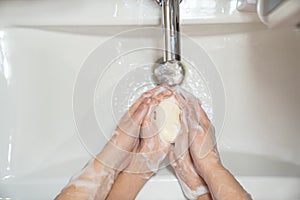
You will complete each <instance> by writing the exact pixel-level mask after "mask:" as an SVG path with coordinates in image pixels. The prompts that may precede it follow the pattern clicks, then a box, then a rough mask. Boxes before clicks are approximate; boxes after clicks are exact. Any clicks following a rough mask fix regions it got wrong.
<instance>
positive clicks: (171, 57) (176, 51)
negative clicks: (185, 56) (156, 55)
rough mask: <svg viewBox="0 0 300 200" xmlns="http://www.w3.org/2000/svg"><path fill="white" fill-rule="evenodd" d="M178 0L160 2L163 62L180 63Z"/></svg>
mask: <svg viewBox="0 0 300 200" xmlns="http://www.w3.org/2000/svg"><path fill="white" fill-rule="evenodd" d="M179 1H180V0H162V24H163V28H164V45H165V46H164V48H165V52H164V61H165V62H167V61H171V62H174V61H180V60H181V58H180V35H179V33H180V26H179V20H180V16H179V4H180V2H179Z"/></svg>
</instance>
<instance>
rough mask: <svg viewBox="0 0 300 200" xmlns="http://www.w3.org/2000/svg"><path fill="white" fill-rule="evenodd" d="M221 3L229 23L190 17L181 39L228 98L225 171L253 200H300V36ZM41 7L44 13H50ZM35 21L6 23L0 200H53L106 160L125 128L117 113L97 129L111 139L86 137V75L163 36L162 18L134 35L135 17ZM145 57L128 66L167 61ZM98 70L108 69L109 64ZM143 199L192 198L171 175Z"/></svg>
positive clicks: (1, 31)
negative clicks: (102, 54)
mask: <svg viewBox="0 0 300 200" xmlns="http://www.w3.org/2000/svg"><path fill="white" fill-rule="evenodd" d="M3 2H5V4H3V5H5V6H3V7H2V8H0V10H1V9H7V10H6V12H8V11H9V9H17V8H19V7H18V6H16V5H17V3H8V2H9V1H3ZM45 2H48V1H45ZM62 2H63V1H62ZM77 2H79V1H77ZM117 2H119V4H120V2H123V1H117ZM190 2H194V1H190ZM220 2H222V3H224V4H222V5H223V6H225V7H224V9H225V11H226V12H225V11H224V13H225V14H224V13H223V14H224V15H225V16H223V15H222V14H220V12H221V11H222V9H221V8H220V9H219V10H217V11H218V12H219V15H214V14H212V13H210V15H209V13H208V15H209V16H210V17H211V18H208V19H205V17H204V16H202V17H201V16H196V17H195V16H194V15H192V14H186V15H185V17H184V18H183V19H184V21H183V22H184V25H183V26H182V32H183V33H184V34H186V35H187V36H189V38H191V40H193V41H194V42H195V43H197V44H199V45H200V46H201V47H202V49H203V51H204V52H205V53H206V54H207V56H208V58H209V60H210V61H211V63H212V64H213V66H214V67H215V69H216V71H217V72H218V74H219V75H220V80H221V81H222V87H224V88H225V91H226V92H225V94H226V99H225V100H226V101H224V102H223V101H222V102H223V103H224V105H225V108H226V115H225V121H224V124H223V123H222V124H221V126H220V129H219V135H218V148H219V151H220V153H221V156H222V161H223V163H224V165H225V166H226V167H227V168H228V169H229V170H230V171H231V172H232V173H233V174H234V175H235V176H236V178H237V179H238V180H239V181H240V183H241V184H242V185H243V186H244V187H245V189H246V190H247V191H248V192H249V193H250V194H251V195H252V197H253V198H254V199H258V200H267V199H273V200H276V199H278V200H279V199H284V200H295V199H300V190H299V188H300V158H299V155H298V154H299V152H300V146H299V145H298V142H299V141H300V134H299V128H300V125H299V119H300V112H299V102H300V91H299V87H300V80H299V77H298V75H299V74H300V68H299V63H300V57H299V55H298V52H300V39H299V38H300V34H299V31H298V32H297V31H290V30H278V31H273V30H268V29H266V28H265V27H264V26H263V25H261V24H259V23H258V22H257V21H256V18H255V17H253V16H252V14H245V16H243V15H242V14H239V13H235V12H234V11H233V10H231V11H230V9H229V8H232V5H234V2H235V1H232V0H231V1H227V2H228V3H226V1H220ZM20 4H24V2H23V1H22V2H20ZM106 4H107V3H106ZM106 4H105V5H106ZM0 5H1V3H0ZM74 5H78V4H74ZM79 5H81V4H79ZM35 6H36V7H35V8H46V7H45V5H44V4H43V3H40V4H38V5H37V4H35ZM185 6H187V4H186V5H185ZM206 6H207V5H206ZM226 6H227V7H226ZM230 6H231V7H230ZM0 7H1V6H0ZM221 7H222V6H221ZM89 9H91V7H87V10H89ZM186 9H187V8H186ZM199 9H200V8H199ZM226 9H227V10H226ZM87 10H85V11H87ZM113 11H115V10H114V9H113ZM121 11H122V9H121ZM123 11H124V10H123ZM125 11H126V9H125ZM125 11H124V12H125ZM24 12H25V11H24ZM0 13H1V12H0ZM2 13H3V12H2ZM57 13H58V15H60V14H59V13H60V11H57ZM104 14H105V13H104ZM106 14H107V13H106ZM121 14H122V12H121ZM0 15H1V14H0ZM10 15H12V14H11V13H10ZM33 15H34V14H32V13H31V14H30V13H27V14H26V16H25V17H24V19H23V20H21V21H20V25H18V24H16V23H17V22H18V20H17V16H9V17H7V19H4V21H5V20H6V21H5V22H7V23H11V22H13V24H14V25H11V26H5V27H0V178H1V179H0V199H5V198H8V199H9V198H11V199H22V200H27V199H30V200H34V199H53V198H54V197H55V196H56V195H57V194H58V193H59V192H60V190H61V189H62V188H63V187H64V186H65V185H66V183H67V182H68V180H69V178H70V177H71V176H72V175H73V174H74V173H75V172H77V171H79V170H80V169H81V168H82V167H83V166H84V165H85V163H86V162H87V161H88V160H89V159H90V157H91V154H93V153H97V152H99V151H100V150H101V148H102V147H103V145H104V144H105V143H106V141H107V139H106V138H107V137H106V136H108V137H109V136H110V134H111V132H112V130H113V129H114V125H115V124H114V123H116V121H117V120H115V121H114V119H113V118H112V116H111V113H110V112H106V113H104V114H103V113H101V114H99V113H97V112H96V115H97V119H98V120H100V121H101V120H104V121H105V122H107V123H105V124H106V126H105V127H103V128H104V131H105V134H104V135H101V136H99V137H98V136H97V137H96V140H94V138H93V137H90V135H89V132H86V133H82V132H81V133H80V134H78V127H77V122H76V117H78V116H76V115H74V107H73V106H74V104H73V103H74V102H73V95H74V87H75V85H76V83H77V81H78V75H79V73H80V70H81V69H82V66H83V65H84V63H86V60H87V58H88V57H89V56H90V55H92V53H93V52H94V51H95V49H97V48H98V47H99V46H100V45H101V44H104V43H105V41H107V40H108V39H110V38H111V37H112V36H113V35H115V34H118V33H119V32H120V31H128V30H132V29H136V28H141V27H145V26H146V25H147V26H152V27H157V22H158V21H157V20H158V16H157V15H156V17H154V18H147V17H148V16H149V13H148V15H145V16H142V17H144V18H145V19H144V20H145V21H143V20H142V21H139V22H140V25H134V24H135V21H131V20H133V19H132V18H130V17H128V18H125V19H124V21H122V19H121V17H120V15H119V18H117V19H116V21H114V20H110V21H106V23H107V24H105V23H102V22H98V21H97V23H96V21H93V22H95V23H93V24H88V21H89V18H88V17H87V18H84V19H83V20H82V21H80V20H79V21H77V22H76V18H74V19H75V20H74V19H72V20H71V17H69V18H68V19H63V20H62V21H63V23H61V24H59V23H58V21H59V20H57V21H55V19H59V17H58V16H56V17H57V18H56V17H54V18H47V17H45V16H42V15H41V16H42V17H41V18H42V19H40V20H39V19H38V18H35V17H34V16H33ZM69 15H71V14H70V13H68V16H69ZM250 15H251V16H250ZM193 16H194V18H193ZM90 17H91V18H92V16H90ZM0 18H1V17H0ZM46 18H47V19H46ZM147 19H148V20H150V21H147ZM250 19H251V20H250ZM2 20H3V18H2ZM207 20H208V21H207ZM125 22H126V23H125ZM129 22H131V23H129ZM120 24H121V25H120ZM148 40H149V41H152V42H153V43H155V42H156V43H157V41H156V39H155V38H154V37H153V36H152V35H151V34H148V35H139V36H138V37H132V38H129V37H123V38H122V37H121V43H120V46H116V48H119V49H122V45H121V44H122V41H123V42H124V41H125V42H126V41H127V42H128V41H129V42H131V43H133V44H134V43H136V42H141V41H148ZM184 45H185V43H184V41H183V46H184ZM195 53H197V52H195ZM146 55H147V57H146V56H144V57H143V55H137V56H136V57H135V58H136V59H135V60H130V59H132V58H130V59H129V61H130V62H131V61H132V62H131V63H133V61H134V62H138V61H141V60H147V61H149V62H150V61H151V60H152V61H153V62H155V61H156V59H158V58H160V55H161V54H160V53H157V52H156V53H155V52H151V51H150V52H148V54H146ZM125 61H126V59H123V61H122V62H123V63H122V62H121V63H118V62H115V63H116V65H119V67H120V71H119V70H117V71H116V73H118V72H119V73H122V70H124V69H125V67H128V66H129V65H125V64H124V62H125ZM127 61H128V60H127ZM129 61H128V62H129ZM127 64H128V63H127ZM129 64H130V63H129ZM122 66H124V68H122ZM99 67H100V68H101V67H103V66H101V61H99ZM119 75H120V76H121V75H122V74H119ZM116 76H117V74H116ZM203 76H204V77H205V75H203ZM105 80H106V82H105V83H106V84H104V85H101V84H100V83H101V82H98V84H100V86H99V87H98V90H96V92H99V93H98V94H99V95H100V96H97V95H96V96H95V99H98V100H99V101H98V103H99V102H100V101H101V99H100V97H101V95H105V94H106V92H110V91H113V87H112V85H111V84H110V83H112V82H113V80H111V82H110V81H109V80H108V79H105ZM212 82H213V81H212ZM101 92H102V93H101ZM139 92H141V91H139ZM203 98H204V100H205V97H203ZM202 100H203V99H202ZM101 102H102V101H101ZM103 102H106V100H105V99H104V100H103ZM106 105H107V104H106V103H105V104H104V107H105V106H106ZM208 105H209V103H208ZM93 106H96V107H97V106H99V108H101V106H103V105H102V104H99V105H98V104H97V103H96V104H95V105H93ZM207 109H209V106H208V107H207ZM81 112H83V113H84V112H85V110H84V108H83V110H81ZM214 112H215V110H213V112H212V114H213V113H214ZM115 114H116V113H115ZM116 116H117V117H120V115H118V114H116ZM211 118H214V115H212V116H211ZM106 120H107V121H106ZM216 123H221V122H219V121H217V122H216ZM83 144H85V145H83ZM86 144H88V145H86ZM137 199H184V196H183V194H182V191H181V189H180V186H179V184H178V182H177V179H176V177H175V176H174V174H173V173H172V170H170V169H169V168H168V167H167V168H165V169H162V170H160V171H159V172H158V174H157V175H155V176H154V177H153V178H152V179H151V180H150V181H149V182H148V183H147V184H146V185H145V187H144V188H143V189H142V191H141V192H140V193H139V195H138V198H137Z"/></svg>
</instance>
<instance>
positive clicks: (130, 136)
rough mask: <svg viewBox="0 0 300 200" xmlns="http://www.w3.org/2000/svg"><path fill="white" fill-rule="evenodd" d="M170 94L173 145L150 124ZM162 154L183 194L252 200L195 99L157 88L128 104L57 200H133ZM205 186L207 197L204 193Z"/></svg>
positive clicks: (209, 197)
mask: <svg viewBox="0 0 300 200" xmlns="http://www.w3.org/2000/svg"><path fill="white" fill-rule="evenodd" d="M171 96H173V97H175V98H176V99H177V102H178V103H179V106H180V108H181V111H182V114H181V116H180V120H181V131H180V133H179V135H178V136H177V138H176V140H175V143H174V144H170V143H167V142H165V141H163V140H162V139H161V138H160V136H159V134H158V128H157V127H156V126H155V123H152V122H153V119H154V118H155V108H156V107H157V106H158V104H159V103H160V102H161V101H163V100H164V99H167V98H170V97H171ZM166 156H168V159H169V161H170V163H171V166H172V167H173V169H174V171H175V173H176V175H177V177H178V180H179V182H180V184H181V187H182V189H183V192H184V194H185V195H186V197H187V198H189V199H202V200H203V199H211V198H213V199H217V200H232V199H242V200H250V199H251V196H250V195H249V194H248V193H247V192H246V191H245V190H244V189H243V187H242V186H241V185H240V184H239V183H238V182H237V181H236V179H235V178H234V176H233V175H232V174H231V173H230V172H229V171H228V170H226V169H225V168H224V167H223V166H222V164H221V161H220V158H219V155H218V151H217V149H216V147H215V136H214V128H213V126H212V124H211V122H210V121H209V119H208V117H207V115H206V113H205V112H204V111H203V109H202V108H201V105H200V102H199V101H198V100H197V99H196V98H195V97H194V96H193V95H191V94H189V93H188V92H185V91H182V90H174V89H172V88H170V87H168V86H158V87H156V88H154V89H153V90H151V91H149V92H146V93H144V94H143V95H142V96H141V97H140V98H139V99H138V100H137V101H136V102H135V103H134V104H133V105H132V106H131V107H130V109H129V110H128V112H127V113H126V114H125V115H124V116H123V118H122V119H121V122H120V123H119V125H118V127H117V128H116V130H115V134H114V135H113V136H112V138H111V139H110V140H109V142H108V143H107V144H106V145H105V146H104V148H103V149H102V151H101V152H100V153H99V154H98V155H97V156H96V158H93V159H92V160H91V161H90V162H89V163H88V164H87V165H86V166H85V167H84V168H83V169H82V171H81V172H80V173H79V174H77V175H75V176H73V177H72V179H71V180H70V182H69V184H68V185H67V186H66V187H65V188H64V189H63V190H62V191H61V193H60V194H59V195H58V196H57V197H56V200H77V199H78V200H90V199H97V200H102V199H108V200H109V199H113V200H114V199H124V197H126V199H134V198H135V197H136V195H137V194H138V192H139V191H140V190H141V188H142V187H143V185H144V184H145V183H146V182H147V180H148V179H149V178H150V177H151V176H152V175H153V174H154V173H155V172H156V171H157V170H158V168H159V166H160V164H161V162H162V161H163V160H164V158H165V157H166ZM206 185H207V186H206ZM208 188H209V191H210V194H211V195H210V194H205V193H207V192H208ZM202 194H205V195H202Z"/></svg>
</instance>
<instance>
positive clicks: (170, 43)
mask: <svg viewBox="0 0 300 200" xmlns="http://www.w3.org/2000/svg"><path fill="white" fill-rule="evenodd" d="M157 2H161V3H162V26H163V32H164V56H163V60H162V61H163V62H162V61H160V62H159V64H158V65H156V66H154V70H153V77H154V81H155V82H156V83H157V84H162V83H167V84H168V85H170V86H175V85H180V84H181V83H182V81H183V80H184V75H185V70H184V67H183V64H182V63H181V56H180V24H179V23H180V16H179V4H180V1H179V0H162V1H157Z"/></svg>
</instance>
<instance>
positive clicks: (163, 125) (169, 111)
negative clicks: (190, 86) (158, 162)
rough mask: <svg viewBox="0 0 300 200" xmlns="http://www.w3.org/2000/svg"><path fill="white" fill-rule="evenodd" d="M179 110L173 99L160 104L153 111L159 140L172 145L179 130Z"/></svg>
mask: <svg viewBox="0 0 300 200" xmlns="http://www.w3.org/2000/svg"><path fill="white" fill-rule="evenodd" d="M180 113H181V109H180V108H179V106H178V102H177V100H176V99H175V98H174V97H171V98H168V99H165V100H163V101H162V102H160V104H159V105H158V106H157V108H156V109H155V115H154V120H155V123H156V126H157V127H158V134H159V136H160V138H161V139H162V140H164V141H166V142H169V143H174V142H175V139H176V137H177V135H178V133H179V131H180V129H181V124H180Z"/></svg>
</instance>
